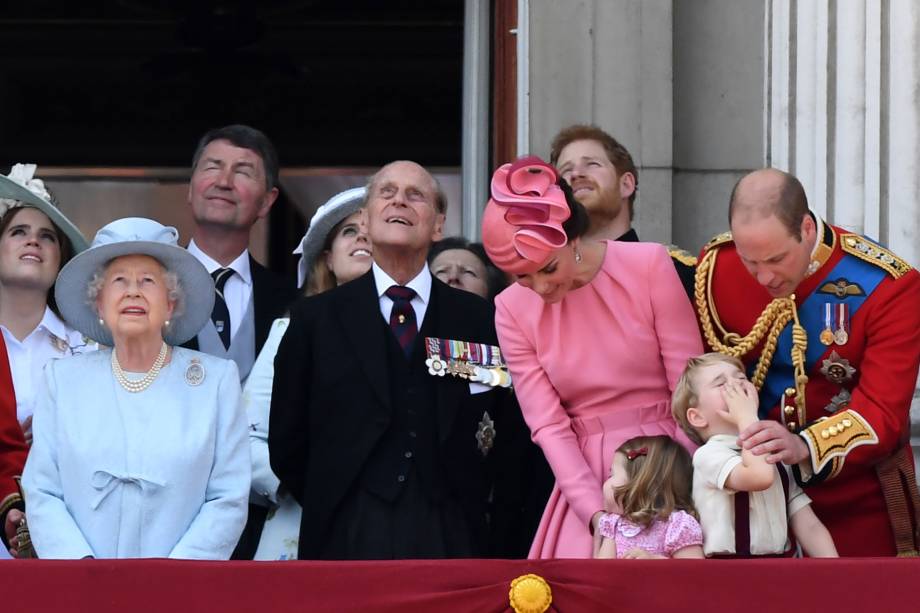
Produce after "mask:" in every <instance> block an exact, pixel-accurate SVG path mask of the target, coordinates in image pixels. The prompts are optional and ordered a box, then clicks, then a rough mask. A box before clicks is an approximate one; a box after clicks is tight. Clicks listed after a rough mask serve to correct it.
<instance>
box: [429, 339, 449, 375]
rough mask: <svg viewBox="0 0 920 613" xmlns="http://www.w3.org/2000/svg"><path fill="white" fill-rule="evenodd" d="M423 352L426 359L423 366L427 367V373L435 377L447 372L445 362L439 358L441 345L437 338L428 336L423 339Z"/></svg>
mask: <svg viewBox="0 0 920 613" xmlns="http://www.w3.org/2000/svg"><path fill="white" fill-rule="evenodd" d="M425 353H427V354H428V359H427V360H425V366H427V367H428V374H431V375H435V376H437V377H443V376H444V375H445V374H447V364H446V363H445V362H444V360H442V359H441V347H440V344H439V343H438V339H436V338H431V337H430V336H429V337H428V338H426V339H425Z"/></svg>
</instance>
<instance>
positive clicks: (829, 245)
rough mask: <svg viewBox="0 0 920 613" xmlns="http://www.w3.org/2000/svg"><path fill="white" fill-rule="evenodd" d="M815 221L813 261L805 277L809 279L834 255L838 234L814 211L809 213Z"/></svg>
mask: <svg viewBox="0 0 920 613" xmlns="http://www.w3.org/2000/svg"><path fill="white" fill-rule="evenodd" d="M808 214H809V215H811V217H812V219H814V220H815V246H814V247H813V248H812V250H811V261H810V262H809V263H808V270H807V271H806V272H805V276H806V277H809V276H811V275H813V274H814V273H815V272H817V271H818V269H820V268H821V267H822V266H824V264H825V263H826V262H827V260H828V259H829V258H830V257H831V255H833V253H834V246H835V245H834V243H835V241H836V234H834V229H833V228H832V227H831V226H830V225H828V224H827V222H825V221H824V220H823V219H821V218H820V217H819V216H818V215H816V214H815V213H813V212H812V211H808Z"/></svg>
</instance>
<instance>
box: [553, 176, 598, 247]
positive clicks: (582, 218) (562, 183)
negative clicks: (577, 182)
mask: <svg viewBox="0 0 920 613" xmlns="http://www.w3.org/2000/svg"><path fill="white" fill-rule="evenodd" d="M558 185H559V187H560V188H562V193H563V194H565V202H566V204H568V205H569V210H570V211H571V212H572V214H571V215H570V216H569V218H568V219H566V220H565V222H563V224H562V229H563V231H565V235H566V237H567V238H568V239H569V240H570V241H572V240H575V239H576V238H579V237H581V236H584V235H585V234H587V233H588V225H589V223H590V221H589V220H588V212H587V211H586V210H585V207H584V206H583V205H582V204H581V203H580V202H579V201H578V200H575V194H573V193H572V186H570V185H569V183H568V181H566V180H565V179H563V178H562V177H559V182H558Z"/></svg>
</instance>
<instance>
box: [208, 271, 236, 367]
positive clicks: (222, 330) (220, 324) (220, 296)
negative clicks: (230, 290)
mask: <svg viewBox="0 0 920 613" xmlns="http://www.w3.org/2000/svg"><path fill="white" fill-rule="evenodd" d="M231 276H233V269H232V268H218V269H217V270H215V271H214V272H212V273H211V277H213V278H214V293H215V294H216V295H215V296H214V310H212V311H211V321H213V322H214V327H215V328H217V334H219V335H220V340H221V342H223V344H224V349H230V309H229V308H227V301H226V300H225V299H224V286H225V285H226V284H227V279H229V278H230V277H231Z"/></svg>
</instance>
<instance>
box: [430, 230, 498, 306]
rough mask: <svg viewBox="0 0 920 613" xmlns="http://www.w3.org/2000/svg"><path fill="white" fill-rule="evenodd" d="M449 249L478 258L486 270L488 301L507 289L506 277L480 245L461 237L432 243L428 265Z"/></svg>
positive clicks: (449, 237) (450, 237) (452, 237)
mask: <svg viewBox="0 0 920 613" xmlns="http://www.w3.org/2000/svg"><path fill="white" fill-rule="evenodd" d="M451 249H464V250H466V251H469V252H470V253H472V254H473V255H475V256H476V257H477V258H479V260H480V261H481V262H482V265H483V266H485V269H486V286H487V287H488V288H489V300H490V301H492V300H495V297H496V296H497V295H498V294H499V293H500V292H501V291H502V290H503V289H505V288H506V287H508V277H506V276H505V273H503V272H502V271H501V270H499V269H498V268H497V267H496V266H495V264H493V263H492V260H490V259H489V256H488V255H486V250H485V248H484V247H483V246H482V243H471V242H470V241H468V240H467V239H465V238H464V237H462V236H448V237H447V238H444V239H441V240H439V241H438V242H436V243H434V244H433V245H432V246H431V249H429V250H428V264H429V265H430V264H431V263H432V262H434V259H435V258H436V257H438V255H439V254H441V253H443V252H445V251H449V250H451Z"/></svg>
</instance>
